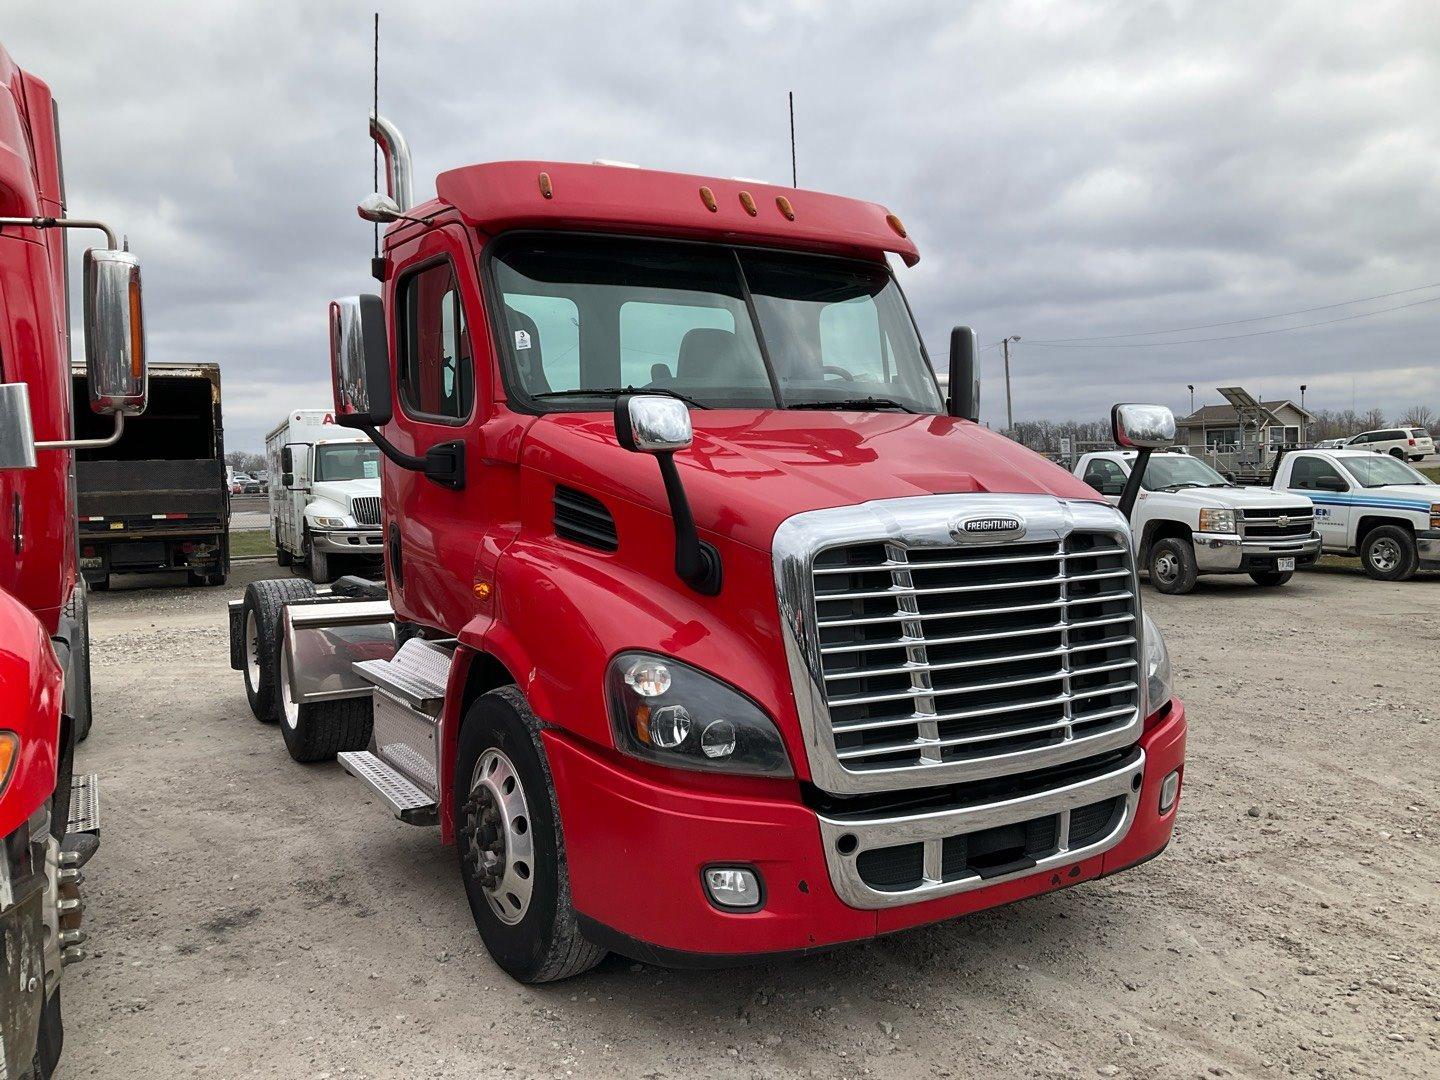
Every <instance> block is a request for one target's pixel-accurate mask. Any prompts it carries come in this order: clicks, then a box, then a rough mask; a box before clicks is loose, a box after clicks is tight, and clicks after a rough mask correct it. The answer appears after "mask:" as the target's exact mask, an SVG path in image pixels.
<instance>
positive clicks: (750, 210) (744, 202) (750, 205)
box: [740, 191, 760, 217]
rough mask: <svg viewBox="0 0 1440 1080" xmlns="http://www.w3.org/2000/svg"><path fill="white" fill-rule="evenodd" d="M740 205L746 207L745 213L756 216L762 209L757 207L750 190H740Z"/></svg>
mask: <svg viewBox="0 0 1440 1080" xmlns="http://www.w3.org/2000/svg"><path fill="white" fill-rule="evenodd" d="M740 205H741V206H743V207H744V208H745V213H747V214H749V215H750V216H751V217H754V216H755V215H756V214H758V213H759V212H760V211H759V210H757V209H756V208H755V199H754V197H753V196H751V194H750V193H749V192H748V191H742V192H740Z"/></svg>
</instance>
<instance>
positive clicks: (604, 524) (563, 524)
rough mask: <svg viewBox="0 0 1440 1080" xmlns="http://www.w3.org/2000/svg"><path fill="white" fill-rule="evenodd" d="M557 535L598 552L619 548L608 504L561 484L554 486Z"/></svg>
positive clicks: (613, 520) (618, 539) (617, 536)
mask: <svg viewBox="0 0 1440 1080" xmlns="http://www.w3.org/2000/svg"><path fill="white" fill-rule="evenodd" d="M555 535H556V536H558V537H560V538H561V539H562V540H571V541H573V542H574V543H577V544H584V545H585V546H586V547H592V548H595V549H596V550H598V551H614V550H616V549H617V548H618V547H619V546H620V537H619V535H618V534H617V533H616V532H615V519H614V517H612V516H611V514H610V511H609V510H607V509H606V508H605V504H604V503H602V502H601V501H600V500H599V499H597V498H595V496H593V495H588V494H586V493H585V492H583V491H576V490H575V489H574V488H570V487H564V486H563V485H559V484H557V485H556V487H555Z"/></svg>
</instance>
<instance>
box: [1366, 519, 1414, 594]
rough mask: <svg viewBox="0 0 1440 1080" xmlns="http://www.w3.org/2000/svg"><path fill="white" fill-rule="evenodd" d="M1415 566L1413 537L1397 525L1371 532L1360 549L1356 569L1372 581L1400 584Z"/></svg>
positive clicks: (1382, 527) (1412, 573) (1410, 575)
mask: <svg viewBox="0 0 1440 1080" xmlns="http://www.w3.org/2000/svg"><path fill="white" fill-rule="evenodd" d="M1419 564H1420V552H1419V551H1418V550H1417V549H1416V547H1415V537H1414V536H1412V535H1411V534H1410V532H1409V530H1407V529H1402V528H1400V526H1398V525H1381V526H1379V527H1378V528H1374V529H1371V530H1370V531H1369V532H1368V533H1366V534H1365V541H1364V543H1362V544H1361V545H1360V565H1361V567H1363V568H1364V570H1365V573H1367V574H1369V575H1370V576H1371V577H1372V578H1374V579H1375V580H1376V581H1404V580H1406V579H1407V578H1410V577H1412V576H1413V575H1414V573H1415V569H1416V567H1417V566H1419Z"/></svg>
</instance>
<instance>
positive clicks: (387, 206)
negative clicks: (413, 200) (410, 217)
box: [355, 191, 405, 225]
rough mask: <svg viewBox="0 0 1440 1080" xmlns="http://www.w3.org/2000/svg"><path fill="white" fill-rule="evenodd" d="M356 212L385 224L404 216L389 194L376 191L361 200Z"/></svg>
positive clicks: (366, 218) (365, 217) (367, 218)
mask: <svg viewBox="0 0 1440 1080" xmlns="http://www.w3.org/2000/svg"><path fill="white" fill-rule="evenodd" d="M355 212H356V213H357V214H359V215H360V216H361V217H362V218H364V219H365V220H366V221H375V222H379V223H380V224H382V225H383V224H384V223H385V222H387V221H399V220H400V219H401V218H402V217H404V216H405V215H404V213H403V212H402V211H401V209H400V206H399V204H398V203H396V202H395V200H394V199H392V198H390V196H389V195H382V194H381V193H380V192H378V191H375V192H372V193H371V194H369V195H366V196H365V198H363V199H361V200H360V204H359V205H358V206H356V207H355Z"/></svg>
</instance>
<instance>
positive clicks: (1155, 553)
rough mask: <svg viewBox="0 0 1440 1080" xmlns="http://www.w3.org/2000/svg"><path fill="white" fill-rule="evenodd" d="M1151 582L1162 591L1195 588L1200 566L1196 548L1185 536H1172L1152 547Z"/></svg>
mask: <svg viewBox="0 0 1440 1080" xmlns="http://www.w3.org/2000/svg"><path fill="white" fill-rule="evenodd" d="M1149 570H1150V584H1151V585H1153V586H1155V588H1156V589H1158V590H1159V591H1160V592H1162V593H1171V594H1180V593H1188V592H1190V591H1191V590H1192V589H1194V588H1195V579H1196V578H1197V577H1198V576H1199V573H1200V571H1199V568H1198V567H1197V566H1196V564H1195V548H1194V546H1193V545H1192V544H1191V543H1190V541H1189V540H1188V539H1186V538H1184V537H1179V536H1170V537H1166V538H1165V539H1164V540H1157V541H1155V543H1154V544H1152V545H1151V547H1150V566H1149Z"/></svg>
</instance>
